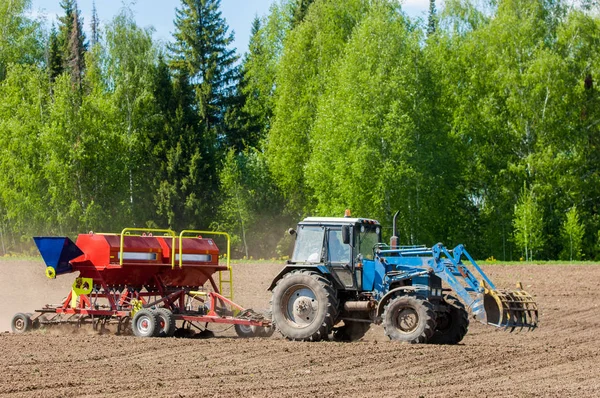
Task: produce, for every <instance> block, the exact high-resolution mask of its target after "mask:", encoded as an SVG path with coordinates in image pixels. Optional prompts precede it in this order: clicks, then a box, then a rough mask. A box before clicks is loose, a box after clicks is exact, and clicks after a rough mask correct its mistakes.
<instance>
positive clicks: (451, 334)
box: [429, 296, 469, 344]
mask: <svg viewBox="0 0 600 398" xmlns="http://www.w3.org/2000/svg"><path fill="white" fill-rule="evenodd" d="M444 301H445V303H446V307H447V309H446V311H445V312H442V313H438V314H437V319H436V328H435V333H434V334H433V336H432V337H431V339H430V340H429V342H430V343H432V344H458V343H459V342H460V341H461V340H462V339H463V337H465V335H466V334H467V330H468V329H469V314H468V313H467V310H465V306H464V305H463V304H462V303H461V302H460V301H459V300H458V299H457V298H456V297H453V296H446V298H445V299H444Z"/></svg>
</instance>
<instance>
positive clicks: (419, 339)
mask: <svg viewBox="0 0 600 398" xmlns="http://www.w3.org/2000/svg"><path fill="white" fill-rule="evenodd" d="M383 328H384V330H385V334H386V335H387V336H388V337H389V338H390V340H396V341H403V342H406V343H411V344H425V343H427V342H429V339H431V337H432V336H433V334H434V332H435V312H434V311H433V307H432V305H431V303H429V302H428V301H425V300H423V299H420V298H418V297H414V296H398V297H395V298H393V299H391V300H390V301H389V302H388V303H387V304H386V306H385V310H384V312H383Z"/></svg>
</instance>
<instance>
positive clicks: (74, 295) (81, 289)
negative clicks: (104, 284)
mask: <svg viewBox="0 0 600 398" xmlns="http://www.w3.org/2000/svg"><path fill="white" fill-rule="evenodd" d="M93 288H94V280H93V279H92V278H76V279H75V282H73V288H72V289H71V308H75V307H77V299H78V298H79V296H81V295H82V294H90V293H91V292H92V289H93Z"/></svg>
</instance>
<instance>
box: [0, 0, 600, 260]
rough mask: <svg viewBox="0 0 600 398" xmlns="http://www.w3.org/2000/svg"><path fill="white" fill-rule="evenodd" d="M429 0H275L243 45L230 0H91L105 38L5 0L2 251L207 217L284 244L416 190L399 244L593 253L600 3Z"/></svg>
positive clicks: (200, 224) (262, 250)
mask: <svg viewBox="0 0 600 398" xmlns="http://www.w3.org/2000/svg"><path fill="white" fill-rule="evenodd" d="M429 4H430V15H429V18H428V19H427V20H422V19H417V20H412V19H411V18H409V17H408V16H406V15H405V14H404V13H403V10H402V2H398V1H395V0H349V1H345V2H335V1H328V0H310V1H304V0H302V1H301V0H280V1H278V2H275V3H274V4H273V5H272V6H271V8H270V11H269V13H268V14H267V15H264V16H257V17H256V19H255V21H254V23H253V26H252V30H251V32H250V34H251V37H250V44H249V49H248V52H247V53H246V54H245V55H244V56H240V55H239V52H237V51H236V50H235V49H234V48H232V40H233V33H232V32H230V31H229V28H228V26H227V23H226V21H225V20H224V18H223V16H222V15H221V12H220V1H219V0H182V1H181V4H180V7H179V8H178V11H177V14H176V20H175V29H174V36H173V39H172V40H171V42H170V43H168V44H167V45H166V46H164V47H163V46H161V45H160V44H158V43H157V42H156V41H154V40H153V38H152V30H151V29H142V28H140V27H139V26H137V24H136V23H135V18H134V16H133V15H132V14H131V13H130V12H129V11H127V10H124V11H123V12H122V13H121V14H120V15H118V16H117V17H116V18H114V19H113V21H111V22H109V23H107V24H103V25H102V26H100V25H99V24H98V16H97V15H96V13H95V12H94V13H93V15H92V25H93V28H92V31H91V36H90V37H91V44H92V45H91V46H90V47H89V48H88V47H87V41H86V38H85V33H84V29H83V21H82V19H81V16H80V12H79V11H78V8H77V3H76V1H75V0H62V2H61V5H62V8H63V11H64V13H63V15H62V16H61V17H60V18H59V20H58V22H57V24H56V25H55V26H53V27H46V26H44V25H43V24H41V23H40V22H39V21H36V20H34V19H32V18H30V17H28V16H27V10H28V7H29V6H30V3H29V1H27V0H11V1H8V2H6V1H5V2H1V3H0V97H1V98H2V101H1V102H0V234H1V235H0V236H1V237H2V241H1V243H2V248H3V249H2V250H4V251H10V250H18V249H20V248H21V246H24V245H26V243H25V242H28V237H29V236H31V235H34V234H46V233H47V234H73V233H76V232H81V231H85V230H91V229H94V230H105V231H114V230H118V229H119V228H122V227H125V226H132V225H133V226H140V227H142V226H155V227H159V226H160V227H164V226H169V227H172V228H174V229H182V228H203V229H204V228H208V227H209V226H211V227H212V228H215V229H221V230H226V231H228V232H231V234H232V236H233V242H234V251H235V253H236V255H239V256H261V257H270V256H272V255H274V252H275V251H277V252H278V253H279V254H285V250H286V249H285V247H287V245H288V244H289V241H288V240H286V239H285V238H284V234H283V231H284V230H285V229H286V227H289V226H290V224H293V223H294V222H296V221H298V219H300V218H301V217H303V216H305V215H324V216H338V215H341V214H343V210H344V209H345V208H348V207H349V208H351V209H352V211H353V214H354V215H357V216H360V217H372V218H377V219H379V220H380V221H382V223H383V224H384V225H389V220H390V219H391V216H392V214H394V212H395V211H396V210H400V216H399V219H398V226H399V231H400V238H401V241H402V243H405V244H428V245H429V244H433V243H436V242H438V241H442V242H444V243H446V244H447V245H454V244H458V243H466V244H467V245H468V247H469V251H470V252H471V253H473V254H474V255H476V256H481V257H488V256H494V257H496V258H498V259H502V260H511V259H516V258H519V257H521V256H523V257H524V258H525V259H527V260H530V259H532V258H534V257H535V258H536V259H555V258H563V259H579V258H586V259H588V258H589V259H591V258H598V256H600V250H599V249H598V247H600V246H599V245H598V236H600V209H599V208H598V203H600V166H599V165H600V150H599V149H600V103H599V98H598V79H599V76H600V55H599V53H598V51H597V49H598V48H599V46H600V39H599V38H600V18H599V17H598V15H600V14H599V11H600V8H599V7H598V5H597V2H589V1H581V2H572V1H567V0H552V1H548V0H500V1H498V0H483V1H480V0H477V1H475V0H446V1H445V2H443V5H442V4H441V3H439V2H438V3H436V2H434V1H430V3H429ZM436 5H437V6H438V7H440V9H439V10H438V9H437V7H436ZM523 187H529V188H523ZM389 232H390V231H389V229H384V233H385V234H388V233H389Z"/></svg>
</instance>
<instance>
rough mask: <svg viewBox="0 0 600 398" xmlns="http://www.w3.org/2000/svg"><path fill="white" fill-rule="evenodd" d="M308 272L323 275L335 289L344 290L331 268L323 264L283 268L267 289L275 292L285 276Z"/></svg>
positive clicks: (295, 265)
mask: <svg viewBox="0 0 600 398" xmlns="http://www.w3.org/2000/svg"><path fill="white" fill-rule="evenodd" d="M303 269H304V270H308V271H313V272H317V273H319V274H321V275H323V276H324V277H326V278H327V279H329V280H330V281H331V282H332V283H333V285H334V287H335V288H336V289H341V288H343V286H344V285H343V284H342V282H341V281H340V280H339V279H338V277H337V276H336V275H335V274H334V273H332V272H331V270H330V269H329V267H327V266H326V265H323V264H288V265H286V266H285V267H283V269H282V270H281V271H280V272H279V273H278V274H277V276H276V277H275V278H273V282H271V285H270V286H269V288H268V289H267V290H268V291H273V289H274V288H275V285H277V282H278V281H279V280H280V279H281V278H283V276H284V275H285V274H287V273H289V272H292V271H294V270H303Z"/></svg>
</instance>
